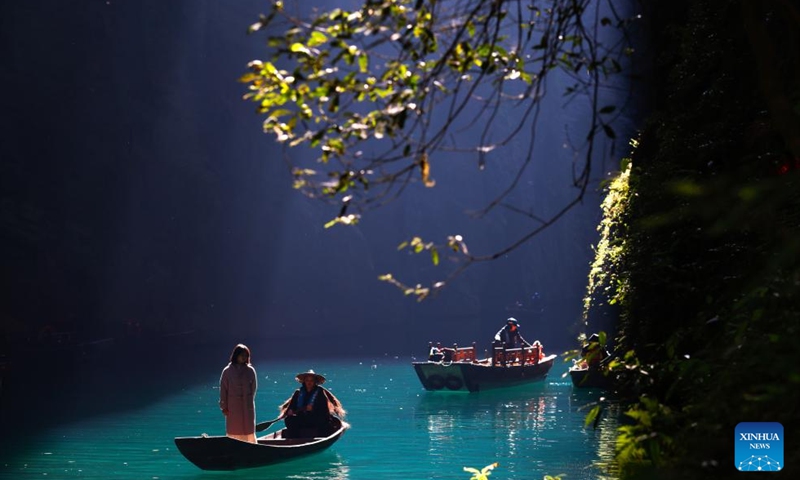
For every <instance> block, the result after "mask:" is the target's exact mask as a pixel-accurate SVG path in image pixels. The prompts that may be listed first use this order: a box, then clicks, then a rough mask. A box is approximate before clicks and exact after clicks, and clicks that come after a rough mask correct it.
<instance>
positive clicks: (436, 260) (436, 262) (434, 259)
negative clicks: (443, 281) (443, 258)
mask: <svg viewBox="0 0 800 480" xmlns="http://www.w3.org/2000/svg"><path fill="white" fill-rule="evenodd" d="M431 261H432V262H433V264H434V265H439V251H438V250H436V248H431Z"/></svg>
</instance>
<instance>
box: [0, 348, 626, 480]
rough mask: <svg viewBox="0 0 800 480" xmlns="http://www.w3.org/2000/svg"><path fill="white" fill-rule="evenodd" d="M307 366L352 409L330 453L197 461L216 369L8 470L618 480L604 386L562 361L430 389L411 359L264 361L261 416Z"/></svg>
mask: <svg viewBox="0 0 800 480" xmlns="http://www.w3.org/2000/svg"><path fill="white" fill-rule="evenodd" d="M308 368H313V369H314V370H315V371H318V372H320V373H323V374H325V375H326V376H327V378H328V381H327V383H326V386H327V387H329V388H330V389H331V391H333V392H334V393H335V394H336V395H337V396H338V397H339V398H340V399H341V400H342V402H343V404H344V406H345V408H346V409H347V410H348V416H347V421H348V422H349V423H350V425H351V428H350V430H348V431H347V432H346V433H345V435H344V436H343V437H342V439H341V440H340V441H339V442H338V443H335V444H334V445H333V446H332V447H331V448H330V449H328V450H326V451H323V452H320V453H317V454H312V455H310V456H307V457H303V458H299V459H296V460H292V461H289V462H285V463H281V464H276V465H271V466H267V467H262V468H256V469H250V470H240V471H236V472H228V473H222V474H220V473H215V472H203V471H201V470H199V469H198V468H197V467H195V466H194V465H193V464H191V463H190V462H189V461H188V460H186V459H185V458H184V457H183V456H181V454H180V453H179V452H178V451H177V449H176V448H175V444H174V443H173V438H174V437H176V436H189V435H200V434H202V433H207V434H209V435H220V434H223V433H224V422H223V418H222V415H221V414H220V412H219V409H218V407H217V396H218V388H217V380H218V374H219V372H216V371H214V372H208V375H207V376H206V377H205V380H203V381H201V382H200V383H197V384H194V385H191V386H187V387H186V388H183V389H181V390H180V391H178V393H176V394H173V395H170V396H161V397H158V399H157V400H155V401H151V402H149V403H148V402H143V404H142V405H141V407H140V408H133V409H128V410H125V411H118V412H115V413H110V414H103V415H99V416H93V417H89V416H85V417H82V418H80V419H77V420H74V421H72V422H68V421H61V422H60V423H58V424H55V425H53V426H51V427H50V428H49V429H48V430H42V431H40V432H39V433H38V434H36V435H30V432H22V433H24V435H22V436H21V437H20V441H19V442H17V443H15V444H13V445H11V446H10V447H9V448H8V449H7V450H8V451H4V452H3V454H2V455H3V459H2V461H1V462H0V477H2V478H9V479H12V478H13V479H32V478H36V479H42V478H57V479H61V478H92V479H109V478H114V479H195V480H199V479H211V478H235V479H282V478H286V479H336V480H356V479H369V480H374V479H386V478H397V479H464V480H466V479H468V478H469V477H470V474H469V473H467V472H464V470H463V467H474V468H478V469H480V468H482V467H484V466H486V465H489V464H491V463H493V462H498V463H499V465H498V466H497V467H496V468H495V469H494V471H493V472H492V476H491V479H492V480H504V479H509V480H511V479H519V480H522V479H541V478H542V477H543V476H544V475H558V474H566V478H567V479H576V480H579V479H610V478H614V477H615V474H614V471H613V468H610V467H609V465H611V464H612V462H611V460H612V456H613V441H614V431H615V429H616V427H617V420H616V418H615V416H614V415H610V414H608V413H607V414H604V415H603V417H602V418H601V420H600V422H598V428H597V429H591V428H588V429H587V428H584V418H585V414H586V412H587V408H586V407H587V406H588V405H590V404H592V402H595V401H597V400H598V398H599V397H600V395H601V392H598V391H592V390H589V391H585V390H577V389H574V388H573V387H572V385H571V384H570V383H569V381H564V379H563V378H561V373H562V372H563V371H564V370H565V369H566V366H565V365H564V364H563V363H557V364H556V365H555V366H554V367H553V370H552V371H551V373H550V376H549V377H548V379H546V380H545V381H543V382H539V383H536V384H532V385H527V386H525V387H517V388H513V389H504V390H495V391H488V392H479V393H474V394H468V393H461V392H426V391H425V390H423V389H422V387H421V385H420V384H419V381H418V379H417V377H416V375H415V373H414V371H413V368H412V367H411V360H410V359H409V360H407V361H406V360H402V359H381V360H377V361H376V360H374V359H364V360H362V361H359V360H331V361H329V362H325V361H320V360H314V361H291V362H280V363H279V362H267V363H260V364H257V365H256V369H257V372H258V379H259V389H258V394H257V397H256V404H257V418H258V419H259V421H263V420H266V419H270V418H274V417H275V416H276V413H277V405H278V404H279V403H281V402H282V401H283V400H285V399H286V398H287V397H288V396H289V395H290V394H291V392H292V391H293V390H294V389H295V388H296V387H297V383H296V382H295V380H294V376H295V375H296V374H297V373H298V372H302V371H306V370H307V369H308ZM128 400H129V401H128V402H127V404H131V405H135V404H136V401H135V400H136V399H135V398H133V399H130V398H129V399H128ZM53 408H58V406H57V405H53ZM87 408H88V404H87ZM279 425H280V424H278V425H276V426H273V427H272V428H273V429H275V428H279ZM220 475H222V476H220Z"/></svg>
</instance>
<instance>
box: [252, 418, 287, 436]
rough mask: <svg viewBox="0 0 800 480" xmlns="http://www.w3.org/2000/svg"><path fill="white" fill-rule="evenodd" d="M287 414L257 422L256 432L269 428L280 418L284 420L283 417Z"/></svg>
mask: <svg viewBox="0 0 800 480" xmlns="http://www.w3.org/2000/svg"><path fill="white" fill-rule="evenodd" d="M285 416H286V415H281V416H280V417H278V418H276V419H274V420H270V421H268V422H261V423H259V424H257V425H256V432H262V431H264V430H266V429H268V428H269V427H271V426H272V424H273V423H275V422H277V421H278V420H283V417H285Z"/></svg>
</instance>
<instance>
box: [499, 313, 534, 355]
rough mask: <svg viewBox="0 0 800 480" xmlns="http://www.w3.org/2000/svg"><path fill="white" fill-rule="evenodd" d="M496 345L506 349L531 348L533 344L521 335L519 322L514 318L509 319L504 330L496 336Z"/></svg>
mask: <svg viewBox="0 0 800 480" xmlns="http://www.w3.org/2000/svg"><path fill="white" fill-rule="evenodd" d="M494 341H495V343H501V344H502V345H503V346H504V347H505V348H517V347H522V346H525V347H530V346H531V344H530V342H528V341H527V340H525V339H524V338H522V335H520V333H519V322H517V319H516V318H514V317H509V318H508V320H506V324H505V325H503V328H501V329H500V330H498V331H497V333H496V334H495V335H494Z"/></svg>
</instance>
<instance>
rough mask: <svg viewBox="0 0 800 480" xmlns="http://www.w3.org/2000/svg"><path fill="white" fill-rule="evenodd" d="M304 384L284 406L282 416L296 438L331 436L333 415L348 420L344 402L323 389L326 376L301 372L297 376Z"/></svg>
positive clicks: (281, 407) (290, 433) (281, 408)
mask: <svg viewBox="0 0 800 480" xmlns="http://www.w3.org/2000/svg"><path fill="white" fill-rule="evenodd" d="M295 378H296V379H297V381H298V382H300V383H301V384H302V386H301V387H300V388H298V389H297V390H295V391H294V393H293V394H292V396H291V397H289V399H287V400H286V401H285V402H284V403H283V405H281V406H280V413H281V416H283V417H285V419H284V423H286V428H287V430H288V433H289V435H290V436H292V437H319V436H327V435H328V434H329V433H330V432H329V427H330V421H331V417H332V416H333V415H336V416H338V417H339V418H342V419H343V418H344V416H345V414H346V413H347V412H346V411H345V409H344V408H343V407H342V402H340V401H339V399H338V398H336V396H335V395H334V394H333V393H331V392H330V390H328V389H326V388H325V387H323V386H322V384H323V383H325V377H324V376H322V375H320V374H318V373H314V370H309V371H307V372H303V373H298V374H297V376H296V377H295Z"/></svg>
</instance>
